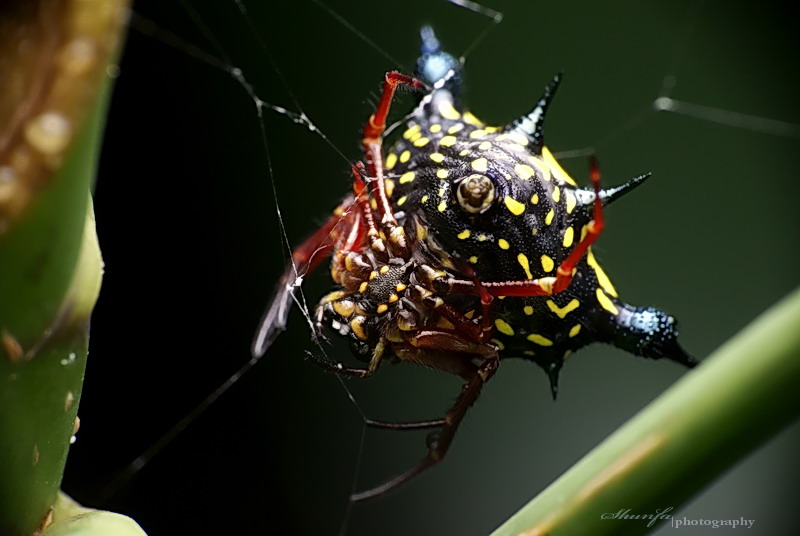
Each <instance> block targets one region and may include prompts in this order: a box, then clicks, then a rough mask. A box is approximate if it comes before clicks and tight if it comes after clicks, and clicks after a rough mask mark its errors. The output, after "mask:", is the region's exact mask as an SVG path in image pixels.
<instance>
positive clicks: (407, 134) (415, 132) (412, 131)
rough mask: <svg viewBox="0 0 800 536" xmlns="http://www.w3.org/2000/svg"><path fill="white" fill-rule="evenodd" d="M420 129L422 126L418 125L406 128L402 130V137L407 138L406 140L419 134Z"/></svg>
mask: <svg viewBox="0 0 800 536" xmlns="http://www.w3.org/2000/svg"><path fill="white" fill-rule="evenodd" d="M421 130H422V127H420V126H419V125H413V126H412V127H410V128H409V129H408V130H406V131H405V132H403V137H404V138H405V139H407V140H410V139H413V138H415V137H417V136H419V133H420V131H421Z"/></svg>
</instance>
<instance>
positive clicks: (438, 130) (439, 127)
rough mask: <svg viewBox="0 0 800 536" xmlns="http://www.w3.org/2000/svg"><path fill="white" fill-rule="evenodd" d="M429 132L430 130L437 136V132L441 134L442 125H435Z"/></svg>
mask: <svg viewBox="0 0 800 536" xmlns="http://www.w3.org/2000/svg"><path fill="white" fill-rule="evenodd" d="M428 130H430V131H431V132H433V133H434V134H436V133H437V132H441V130H442V125H440V124H439V123H434V124H432V125H431V128H430V129H428Z"/></svg>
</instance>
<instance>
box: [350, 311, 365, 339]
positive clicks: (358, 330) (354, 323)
mask: <svg viewBox="0 0 800 536" xmlns="http://www.w3.org/2000/svg"><path fill="white" fill-rule="evenodd" d="M364 320H365V318H364V317H363V316H357V317H355V318H354V319H352V320H351V321H350V329H352V330H353V333H355V335H356V337H358V338H359V339H361V340H362V341H365V340H367V333H366V332H365V331H364Z"/></svg>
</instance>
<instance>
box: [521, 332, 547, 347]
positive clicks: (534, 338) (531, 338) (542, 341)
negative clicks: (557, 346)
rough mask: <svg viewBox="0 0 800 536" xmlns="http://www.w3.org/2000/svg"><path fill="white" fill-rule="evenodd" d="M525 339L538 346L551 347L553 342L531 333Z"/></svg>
mask: <svg viewBox="0 0 800 536" xmlns="http://www.w3.org/2000/svg"><path fill="white" fill-rule="evenodd" d="M527 339H528V340H529V341H531V342H532V343H533V344H538V345H539V346H553V341H551V340H550V339H548V338H547V337H543V336H541V335H539V334H538V333H531V334H530V335H528V337H527Z"/></svg>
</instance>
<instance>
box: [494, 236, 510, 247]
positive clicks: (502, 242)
mask: <svg viewBox="0 0 800 536" xmlns="http://www.w3.org/2000/svg"><path fill="white" fill-rule="evenodd" d="M497 245H498V246H500V249H508V248H510V247H511V246H510V245H509V244H508V242H506V240H505V239H504V238H501V239H500V240H498V241H497Z"/></svg>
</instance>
